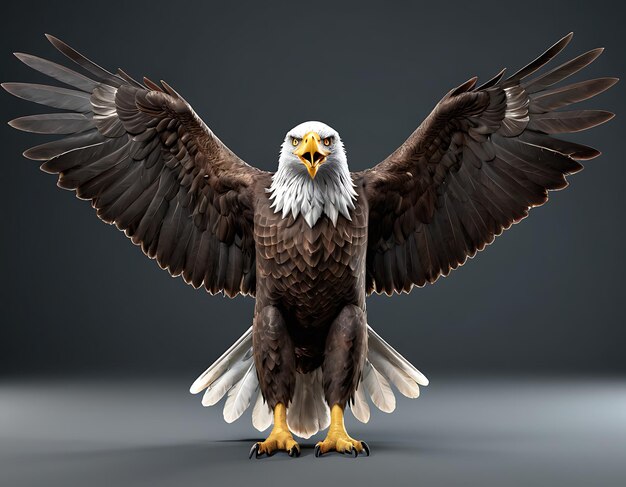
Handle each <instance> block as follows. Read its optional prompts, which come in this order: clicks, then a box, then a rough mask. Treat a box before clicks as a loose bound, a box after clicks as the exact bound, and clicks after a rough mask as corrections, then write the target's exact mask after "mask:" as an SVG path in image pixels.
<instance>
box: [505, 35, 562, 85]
mask: <svg viewBox="0 0 626 487" xmlns="http://www.w3.org/2000/svg"><path fill="white" fill-rule="evenodd" d="M572 37H574V33H573V32H570V33H569V34H567V35H566V36H565V37H563V38H562V39H560V40H559V41H558V42H556V43H555V44H553V45H552V46H551V47H549V48H548V49H547V50H546V51H545V52H544V53H543V54H542V55H541V56H539V57H538V58H537V59H535V60H534V61H531V62H530V63H528V64H527V65H526V66H524V67H523V68H521V69H520V70H519V71H517V72H515V73H514V74H512V75H511V76H510V77H509V78H507V80H506V82H505V86H510V85H514V84H517V83H518V82H519V81H520V80H522V79H524V78H526V77H527V76H529V75H531V74H533V73H534V72H535V71H537V70H538V69H539V68H541V67H542V66H543V65H545V64H546V63H547V62H549V61H550V60H551V59H552V58H554V57H555V56H556V55H557V54H558V53H560V52H561V51H562V50H563V49H565V46H567V45H568V44H569V43H570V41H571V40H572Z"/></svg>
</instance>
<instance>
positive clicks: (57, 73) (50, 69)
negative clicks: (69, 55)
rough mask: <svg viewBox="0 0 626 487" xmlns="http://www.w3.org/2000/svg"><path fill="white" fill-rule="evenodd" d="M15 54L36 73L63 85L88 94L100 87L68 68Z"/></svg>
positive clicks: (33, 57) (38, 58) (29, 56)
mask: <svg viewBox="0 0 626 487" xmlns="http://www.w3.org/2000/svg"><path fill="white" fill-rule="evenodd" d="M13 54H14V55H15V57H16V58H18V59H19V60H20V61H22V62H23V63H24V64H26V65H27V66H28V67H30V68H32V69H34V70H35V71H39V72H40V73H43V74H45V75H47V76H50V77H51V78H54V79H56V80H57V81H60V82H61V83H65V84H66V85H69V86H73V87H74V88H78V89H79V90H82V91H84V92H86V93H91V92H92V91H93V90H94V89H95V88H96V87H97V86H98V82H96V81H94V80H92V79H89V78H87V77H86V76H83V75H82V74H80V73H77V72H76V71H73V70H71V69H69V68H66V67H65V66H62V65H61V64H57V63H54V62H52V61H48V60H47V59H43V58H40V57H37V56H33V55H32V54H24V53H22V52H15V53H13Z"/></svg>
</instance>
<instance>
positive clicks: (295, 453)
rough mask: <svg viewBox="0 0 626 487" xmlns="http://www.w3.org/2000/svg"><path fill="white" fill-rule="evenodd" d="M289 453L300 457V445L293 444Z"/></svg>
mask: <svg viewBox="0 0 626 487" xmlns="http://www.w3.org/2000/svg"><path fill="white" fill-rule="evenodd" d="M287 454H288V455H289V456H290V457H299V456H300V450H299V449H298V447H297V446H295V445H294V446H292V447H291V448H290V449H289V451H288V452H287Z"/></svg>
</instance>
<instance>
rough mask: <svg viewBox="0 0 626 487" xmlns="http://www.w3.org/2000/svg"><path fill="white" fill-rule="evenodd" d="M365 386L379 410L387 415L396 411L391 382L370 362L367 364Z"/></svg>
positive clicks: (364, 378)
mask: <svg viewBox="0 0 626 487" xmlns="http://www.w3.org/2000/svg"><path fill="white" fill-rule="evenodd" d="M363 384H364V385H365V390H367V392H368V393H369V395H370V397H371V398H372V402H373V403H374V405H375V406H376V407H377V408H378V409H380V410H381V411H383V412H385V413H391V412H393V410H394V409H396V396H394V395H393V391H392V390H391V386H390V385H389V382H387V379H385V378H384V377H383V375H382V374H381V373H380V372H378V370H376V368H375V367H374V366H373V365H372V364H371V362H370V361H369V360H367V361H366V362H365V370H364V373H363Z"/></svg>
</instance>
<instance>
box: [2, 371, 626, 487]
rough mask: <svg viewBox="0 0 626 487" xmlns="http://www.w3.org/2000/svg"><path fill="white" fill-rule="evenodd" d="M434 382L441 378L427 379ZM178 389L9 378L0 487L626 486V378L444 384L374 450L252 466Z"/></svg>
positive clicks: (407, 406) (228, 433)
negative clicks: (367, 453) (355, 455)
mask: <svg viewBox="0 0 626 487" xmlns="http://www.w3.org/2000/svg"><path fill="white" fill-rule="evenodd" d="M431 379H432V378H431ZM188 385H189V384H186V383H181V381H180V380H179V381H174V382H172V381H170V380H168V381H162V382H157V381H142V380H137V381H131V380H124V381H113V380H94V381H91V382H88V381H77V380H74V381H62V380H55V381H33V380H29V381H21V382H20V381H15V380H4V381H0V485H1V486H7V487H20V486H39V485H46V486H64V487H70V486H84V487H97V486H144V485H146V486H147V485H149V486H153V487H156V486H205V487H206V486H214V485H215V486H218V485H228V486H246V485H290V484H293V485H298V486H308V485H315V486H318V487H319V486H320V485H340V484H344V485H351V486H363V485H367V486H369V485H372V486H403V485H411V486H430V485H441V486H448V487H451V486H457V485H458V486H461V485H462V486H473V485H476V486H481V487H486V486H491V485H494V486H500V487H503V486H551V487H552V486H559V485H567V486H625V485H626V380H616V379H606V380H598V379H581V380H571V379H568V380H557V379H554V380H545V379H543V380H532V379H519V378H511V379H497V380H472V379H465V380H462V381H461V380H451V379H443V378H442V379H440V380H438V379H437V378H434V380H433V382H432V383H431V386H429V387H427V388H425V389H423V390H422V396H421V397H420V398H419V399H417V400H401V401H399V402H398V407H397V409H396V411H395V412H394V413H393V414H391V415H387V414H383V413H380V412H378V413H377V414H373V415H372V419H371V420H370V422H369V424H367V425H363V424H361V423H358V422H357V421H355V420H354V419H353V418H352V417H350V418H349V419H348V420H347V424H348V430H349V432H350V433H351V434H352V436H353V437H356V438H359V439H364V440H367V441H368V443H369V445H370V447H371V449H372V455H371V456H370V457H369V458H363V457H359V458H357V459H353V458H350V457H347V456H341V455H330V456H327V457H324V458H321V459H319V458H315V457H314V456H313V445H314V444H315V442H316V441H317V440H318V439H321V437H322V436H323V435H321V434H318V435H317V436H315V437H313V438H311V439H308V440H303V441H301V445H302V446H303V447H304V448H303V454H302V456H301V457H300V458H297V459H291V458H289V457H287V456H286V455H275V456H273V457H271V458H269V459H268V458H266V459H262V460H254V459H253V460H248V457H247V454H248V450H249V447H250V445H251V444H252V442H253V441H255V440H257V439H260V438H261V437H262V435H261V434H260V433H259V432H257V431H256V430H254V429H253V428H252V425H251V423H250V414H249V412H248V413H246V414H245V415H244V417H243V418H242V419H240V420H239V421H237V422H236V423H234V424H232V425H228V424H226V423H224V421H223V419H222V416H221V410H220V409H217V408H210V409H204V408H202V407H201V405H200V398H199V397H193V396H190V395H189V394H188V392H187V387H188Z"/></svg>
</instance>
